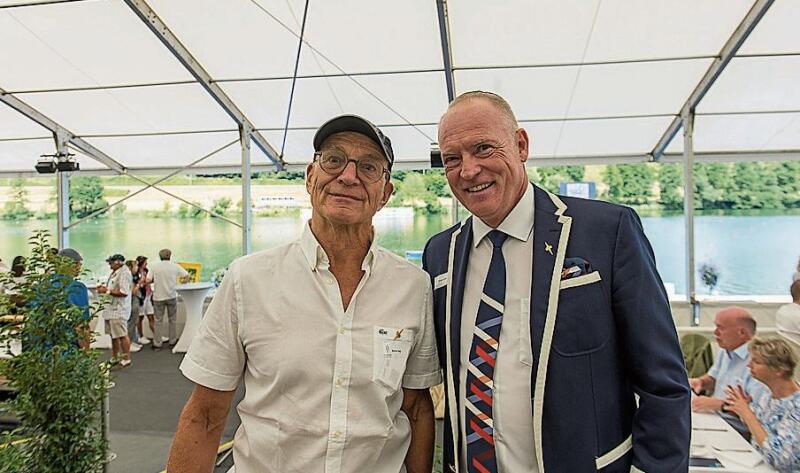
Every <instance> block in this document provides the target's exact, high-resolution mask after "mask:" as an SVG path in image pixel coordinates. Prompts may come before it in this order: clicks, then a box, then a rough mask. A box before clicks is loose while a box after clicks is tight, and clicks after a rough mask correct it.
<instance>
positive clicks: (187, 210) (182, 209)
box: [176, 202, 207, 218]
mask: <svg viewBox="0 0 800 473" xmlns="http://www.w3.org/2000/svg"><path fill="white" fill-rule="evenodd" d="M193 204H194V205H198V206H199V205H200V203H199V202H193ZM176 215H177V217H178V218H204V217H205V216H206V215H207V214H206V213H205V212H203V211H202V210H200V209H199V208H197V207H192V206H190V205H188V204H187V203H186V202H181V205H179V206H178V211H177V213H176Z"/></svg>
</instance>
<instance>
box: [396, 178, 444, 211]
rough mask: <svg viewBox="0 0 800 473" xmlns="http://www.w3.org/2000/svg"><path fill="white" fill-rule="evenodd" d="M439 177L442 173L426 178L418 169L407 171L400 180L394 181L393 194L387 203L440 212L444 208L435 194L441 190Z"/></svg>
mask: <svg viewBox="0 0 800 473" xmlns="http://www.w3.org/2000/svg"><path fill="white" fill-rule="evenodd" d="M441 179H444V176H443V175H441V176H440V177H439V178H428V179H426V177H425V176H423V175H422V173H420V172H418V171H413V172H408V173H406V174H405V176H404V179H403V180H402V181H395V183H394V186H395V187H394V188H395V191H394V196H393V197H392V200H391V201H389V204H390V205H391V206H392V207H401V206H411V207H414V208H415V209H425V210H424V211H425V212H427V213H429V214H437V213H441V212H443V211H444V208H443V207H442V205H441V204H440V203H439V197H438V196H437V195H436V192H437V191H441V187H440V183H439V182H437V181H440V180H441ZM445 183H446V180H445ZM429 185H430V188H429ZM431 189H434V190H433V191H432V190H431Z"/></svg>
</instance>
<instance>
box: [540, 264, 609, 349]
mask: <svg viewBox="0 0 800 473" xmlns="http://www.w3.org/2000/svg"><path fill="white" fill-rule="evenodd" d="M612 330H613V317H611V307H610V306H609V303H608V297H607V296H606V294H605V289H604V287H603V282H602V280H601V278H600V273H598V272H597V271H594V272H592V273H589V274H587V275H584V276H580V277H577V278H572V279H565V280H563V281H561V288H560V293H559V298H558V315H557V317H556V327H555V334H554V336H553V348H554V349H555V351H556V352H558V353H559V354H561V355H562V356H580V355H587V354H590V353H593V352H595V351H598V350H600V349H602V348H603V347H604V346H605V344H606V343H607V342H608V339H609V338H610V336H611V333H612Z"/></svg>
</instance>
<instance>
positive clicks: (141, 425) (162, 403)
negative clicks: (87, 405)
mask: <svg viewBox="0 0 800 473" xmlns="http://www.w3.org/2000/svg"><path fill="white" fill-rule="evenodd" d="M182 359H183V355H173V354H172V353H171V352H170V351H169V350H166V349H163V350H161V351H159V352H153V351H152V350H150V349H149V347H144V348H143V349H142V350H141V351H140V352H138V353H134V354H133V363H132V365H131V366H130V367H128V368H125V369H123V370H119V371H115V379H114V382H115V387H114V388H113V389H112V390H111V394H110V406H111V421H110V423H111V434H110V440H111V451H112V452H113V453H115V454H116V455H117V458H116V459H115V460H114V461H113V462H111V465H110V472H111V473H158V472H160V471H162V470H163V469H164V468H165V466H166V463H167V457H168V454H169V448H170V445H171V444H172V437H173V436H174V435H175V428H176V427H177V425H178V417H179V416H180V413H181V409H182V408H183V405H184V404H185V403H186V400H187V399H188V398H189V395H190V394H191V391H192V388H193V384H192V383H191V382H189V381H188V380H187V379H186V378H184V377H183V375H181V373H180V371H179V370H178V366H179V365H180V362H181V360H182ZM241 394H242V393H239V394H238V395H237V399H236V402H238V400H239V399H240V396H241ZM238 425H239V417H238V416H237V415H236V412H235V409H231V414H230V416H229V418H228V423H227V425H226V427H225V432H224V434H223V442H224V441H226V440H229V439H231V438H233V434H234V432H235V431H236V427H237V426H238ZM218 471H227V468H226V469H219V470H218Z"/></svg>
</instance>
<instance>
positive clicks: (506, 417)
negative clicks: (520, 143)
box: [458, 184, 538, 473]
mask: <svg viewBox="0 0 800 473" xmlns="http://www.w3.org/2000/svg"><path fill="white" fill-rule="evenodd" d="M533 209H534V207H533V186H531V185H530V184H529V185H528V189H527V190H526V191H525V194H524V195H523V196H522V199H520V201H519V202H517V205H516V206H515V207H514V209H513V210H512V211H511V213H509V214H508V216H507V217H506V219H505V220H503V222H502V223H501V224H500V226H498V227H497V229H498V230H500V231H502V232H503V233H506V234H508V235H509V238H508V239H506V241H505V243H504V244H503V257H504V259H505V263H506V300H505V304H504V310H503V324H502V326H501V327H500V342H499V347H498V351H497V363H496V366H495V369H494V377H493V383H494V390H493V393H492V399H493V402H492V421H493V423H494V440H495V453H496V458H497V468H498V471H499V472H500V473H515V472H522V471H524V472H536V471H538V467H537V465H536V452H535V449H534V443H533V411H532V408H531V369H532V366H533V353H532V350H531V338H530V296H531V273H532V268H531V263H532V258H533ZM491 230H492V228H490V227H489V226H488V225H486V224H485V223H483V221H481V220H480V219H478V218H473V219H472V234H473V241H472V244H473V246H472V248H471V249H470V255H469V264H468V265H467V280H466V283H465V287H464V302H463V306H462V311H461V365H460V368H459V385H460V389H461V392H460V393H459V397H458V399H459V406H458V407H459V410H460V416H461V429H462V432H465V429H464V402H463V400H464V399H465V396H466V394H465V393H466V391H465V389H466V388H465V384H466V380H467V365H468V363H469V352H470V349H471V348H472V339H473V333H474V332H473V331H474V329H475V317H476V316H477V314H478V305H479V304H480V297H481V293H482V292H483V284H484V281H485V280H486V274H487V272H488V271H489V262H490V261H491V259H492V243H491V242H490V241H489V239H488V238H484V237H485V236H486V235H487V234H488V233H489V232H490V231H491ZM461 440H462V443H461V460H462V461H461V469H462V471H464V472H466V471H467V469H466V465H467V453H466V452H467V445H466V435H463V436H462V437H461Z"/></svg>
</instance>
